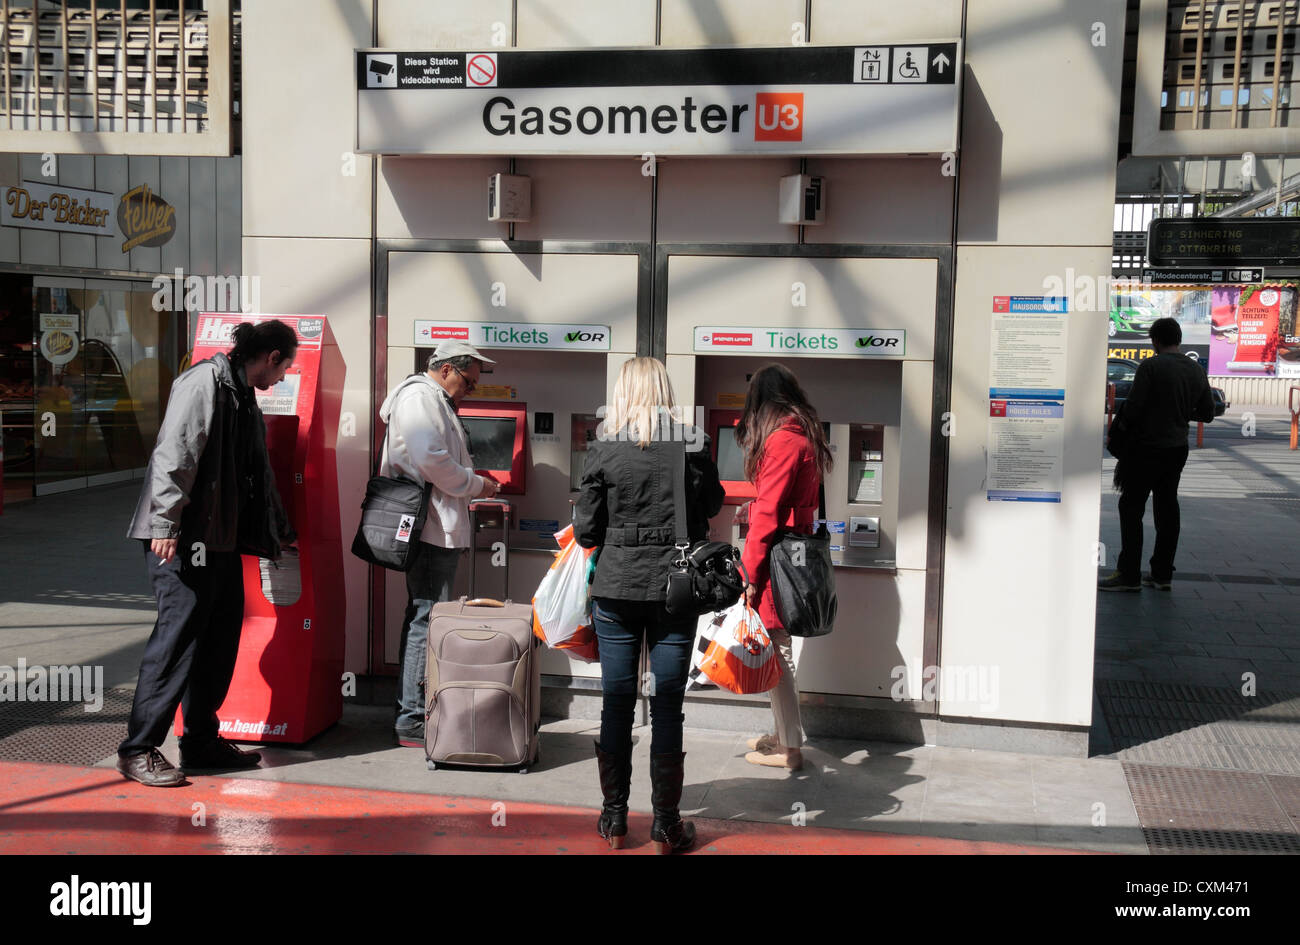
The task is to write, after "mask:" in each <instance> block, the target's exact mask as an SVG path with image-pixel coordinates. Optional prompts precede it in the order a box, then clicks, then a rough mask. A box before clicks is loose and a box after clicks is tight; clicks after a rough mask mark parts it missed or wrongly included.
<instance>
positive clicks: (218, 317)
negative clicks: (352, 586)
mask: <svg viewBox="0 0 1300 945" xmlns="http://www.w3.org/2000/svg"><path fill="white" fill-rule="evenodd" d="M270 319H278V320H279V321H282V322H284V323H285V324H287V325H289V326H290V327H291V328H293V329H294V330H295V331H296V332H297V334H298V353H297V355H296V356H295V357H294V360H293V365H292V366H291V367H290V368H289V370H288V372H286V374H285V376H284V380H283V381H281V382H280V383H279V384H277V385H275V387H273V388H271V389H270V390H266V391H255V393H256V395H257V402H258V406H259V407H261V409H262V414H263V416H264V417H265V419H266V446H267V451H268V453H269V455H270V458H271V468H272V470H273V471H274V473H275V482H276V487H277V488H278V489H279V491H280V498H281V499H282V500H283V502H284V508H285V511H286V512H287V513H288V516H289V521H290V523H291V524H292V525H293V527H294V529H295V530H296V531H297V532H298V553H297V554H296V555H295V554H294V553H293V550H292V549H289V550H287V551H286V553H285V554H284V555H283V556H282V557H281V558H280V560H279V561H268V560H266V559H261V558H255V557H251V556H248V555H245V556H244V624H243V629H242V631H241V634H240V640H239V658H238V661H237V662H236V664H235V675H234V679H233V680H232V681H231V683H230V692H229V694H228V695H227V696H226V701H225V702H224V703H223V704H222V706H221V709H220V711H219V712H218V713H217V714H218V718H219V719H220V723H221V735H222V737H224V738H228V739H231V740H232V741H258V742H305V741H307V740H308V739H309V738H312V737H313V736H315V735H317V734H318V733H320V732H322V731H324V730H325V729H327V728H329V727H330V726H331V725H333V724H334V723H335V722H337V721H338V720H339V718H340V717H341V716H342V714H343V691H342V682H341V678H342V675H343V621H344V614H345V612H346V608H345V606H344V604H345V602H344V591H343V550H342V549H343V544H342V542H341V540H340V536H339V516H338V508H339V497H338V475H337V469H336V466H335V462H334V449H335V445H336V442H337V437H338V423H339V409H340V404H341V402H342V392H343V359H342V356H341V355H340V354H339V350H338V345H337V344H336V343H335V341H334V337H333V335H332V334H331V332H330V328H329V323H328V321H327V320H326V319H325V318H324V317H323V316H320V315H238V314H223V313H204V314H201V315H199V317H198V327H197V329H196V331H195V339H194V353H193V355H192V359H191V360H192V361H193V362H194V363H198V362H199V361H202V360H203V359H205V358H210V357H211V356H212V355H214V354H216V353H217V352H219V351H229V350H230V348H231V346H232V345H233V344H234V339H233V338H232V334H231V333H232V332H233V331H234V329H235V326H236V325H239V324H240V323H242V322H251V323H254V324H256V323H258V322H262V321H268V320H270ZM176 731H177V734H180V731H181V719H180V715H179V713H178V714H177V719H176Z"/></svg>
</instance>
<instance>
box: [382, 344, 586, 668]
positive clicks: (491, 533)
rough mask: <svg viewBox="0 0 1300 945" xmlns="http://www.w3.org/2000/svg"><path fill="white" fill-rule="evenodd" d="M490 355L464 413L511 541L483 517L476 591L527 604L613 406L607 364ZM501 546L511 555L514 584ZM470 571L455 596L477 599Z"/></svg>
mask: <svg viewBox="0 0 1300 945" xmlns="http://www.w3.org/2000/svg"><path fill="white" fill-rule="evenodd" d="M482 350H483V352H484V354H486V355H488V356H489V357H491V358H493V359H494V360H495V361H496V363H495V364H492V365H486V366H485V367H486V370H485V371H484V372H483V373H482V374H481V375H480V377H479V383H478V387H477V389H476V390H475V392H474V393H473V394H472V395H471V397H470V399H467V400H465V401H463V402H462V403H461V405H460V409H459V411H458V415H459V416H460V419H461V423H462V424H463V425H464V427H465V430H466V432H467V433H468V435H469V441H470V455H471V458H472V460H473V462H474V468H475V471H476V472H478V473H479V474H480V475H484V476H488V477H490V478H492V479H494V480H496V481H497V482H499V483H501V487H502V488H501V498H502V499H505V500H506V501H508V502H509V503H510V510H511V512H510V516H509V522H508V523H507V525H508V529H509V534H508V536H503V535H502V533H501V523H500V522H499V521H498V520H497V518H496V517H492V518H491V520H490V521H489V520H483V519H482V517H481V516H480V519H481V520H480V522H479V524H480V526H481V533H480V534H477V535H476V536H475V540H476V552H475V554H476V556H477V559H476V561H475V562H474V567H473V573H474V574H475V575H476V578H477V582H476V586H475V587H474V588H473V589H472V590H473V591H474V592H476V593H477V594H480V595H483V596H487V597H499V596H508V597H510V598H511V599H512V600H514V601H517V602H518V601H527V600H531V599H532V592H533V591H534V590H535V589H536V587H537V585H538V583H539V582H540V581H541V578H542V575H543V574H544V573H545V572H546V569H547V568H548V567H549V566H550V564H551V560H552V558H551V553H553V552H554V551H556V550H557V545H556V543H555V539H554V537H553V536H554V534H555V533H556V532H558V531H560V530H561V529H563V528H564V527H565V526H566V525H567V524H569V521H570V520H571V517H572V510H573V501H574V499H575V498H576V497H577V489H578V484H579V481H580V478H581V474H582V463H583V459H584V456H585V453H586V449H587V444H588V443H589V442H590V441H591V440H592V439H594V437H595V428H596V425H597V424H598V423H599V418H598V416H597V411H598V410H599V408H600V405H601V404H603V403H604V402H605V383H606V368H607V358H606V357H605V356H604V355H603V354H596V353H587V352H566V351H554V350H509V349H506V350H494V349H491V348H490V347H488V346H483V349H482ZM432 352H433V349H432V348H423V347H421V348H416V349H415V352H414V362H413V366H414V364H419V365H421V366H423V365H425V364H427V362H428V358H429V355H430V354H432ZM390 368H391V362H390ZM398 376H401V375H398ZM502 542H504V543H505V544H506V545H507V546H508V549H509V551H508V554H509V556H510V557H509V572H510V573H509V584H508V585H506V584H505V583H504V581H505V574H504V571H505V568H504V567H503V564H504V560H503V558H502V554H503V553H504V552H503V550H502V548H501V546H500V544H499V543H502ZM470 573H471V569H470V567H469V562H465V564H464V566H462V567H460V568H458V569H457V574H456V584H455V587H454V593H455V594H457V595H460V594H465V595H468V594H469V593H470V591H471V588H470V582H469V576H470ZM401 598H402V599H403V600H404V598H405V594H404V592H403V593H402V595H401ZM394 603H395V602H394ZM547 671H551V670H547ZM555 671H558V669H557V670H555ZM566 671H567V670H566Z"/></svg>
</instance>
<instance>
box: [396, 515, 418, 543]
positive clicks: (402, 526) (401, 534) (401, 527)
mask: <svg viewBox="0 0 1300 945" xmlns="http://www.w3.org/2000/svg"><path fill="white" fill-rule="evenodd" d="M414 527H415V516H414V515H403V516H402V518H401V520H400V521H399V522H398V523H397V536H396V537H397V540H398V541H405V542H409V541H410V540H411V529H412V528H414Z"/></svg>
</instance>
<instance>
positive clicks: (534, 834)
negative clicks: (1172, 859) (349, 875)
mask: <svg viewBox="0 0 1300 945" xmlns="http://www.w3.org/2000/svg"><path fill="white" fill-rule="evenodd" d="M196 804H201V805H203V806H202V809H201V811H202V814H203V817H204V818H206V825H203V826H200V825H196V823H195V821H196V820H198V819H199V817H198V809H196V808H195V806H194V805H196ZM500 814H504V816H505V824H504V825H502V826H493V824H492V820H493V816H494V815H498V821H499V820H500V816H499V815H500ZM596 814H597V812H596V811H595V810H591V809H586V808H579V807H560V806H557V805H552V804H535V803H524V802H522V801H493V800H491V799H484V798H473V797H444V796H440V795H434V794H402V793H398V792H395V791H370V790H364V789H359V788H343V787H329V786H325V785H309V784H285V783H282V782H278V781H255V780H248V779H236V778H213V777H203V776H196V777H194V778H193V779H192V781H191V783H190V785H189V786H188V787H180V788H167V789H162V788H147V787H145V786H143V785H141V784H137V783H135V782H134V781H127V780H126V779H125V778H123V777H122V776H121V775H120V774H118V773H117V772H116V771H113V770H106V769H103V768H80V767H76V766H74V765H43V764H30V763H26V762H6V763H0V854H12V853H82V854H95V853H485V854H502V853H602V852H603V853H609V852H610V851H609V850H608V849H606V847H605V845H604V843H603V842H602V841H601V840H600V838H599V837H597V836H596V832H595V821H596ZM690 819H691V820H693V821H694V822H695V825H696V829H697V830H698V832H699V838H700V842H699V844H698V846H697V852H707V853H732V854H734V853H757V854H767V855H772V854H799V853H823V854H826V853H831V854H855V853H857V854H860V853H875V854H907V853H927V854H928V853H983V854H999V853H1001V854H1006V853H1011V854H1026V853H1027V854H1046V853H1080V852H1085V851H1079V850H1063V849H1056V848H1052V847H1044V846H1034V845H1026V844H1013V843H993V842H987V841H973V840H949V839H943V838H939V837H922V836H911V835H905V834H888V833H879V832H869V831H860V830H831V829H827V828H821V827H791V826H788V825H784V824H765V823H755V822H752V821H735V820H713V819H707V818H700V817H692V818H690ZM628 836H629V842H628V847H627V848H626V849H625V850H624V851H622V852H624V853H651V852H653V847H652V846H651V845H650V842H649V839H650V817H649V816H648V815H645V814H635V813H634V814H633V815H632V816H631V818H630V819H629V824H628Z"/></svg>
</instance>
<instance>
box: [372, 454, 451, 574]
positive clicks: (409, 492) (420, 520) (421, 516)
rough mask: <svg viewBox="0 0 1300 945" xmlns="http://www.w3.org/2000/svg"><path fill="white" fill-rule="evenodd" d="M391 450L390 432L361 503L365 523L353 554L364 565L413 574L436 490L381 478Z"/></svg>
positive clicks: (402, 479)
mask: <svg viewBox="0 0 1300 945" xmlns="http://www.w3.org/2000/svg"><path fill="white" fill-rule="evenodd" d="M387 449H388V431H387V430H385V431H384V445H383V447H382V448H381V449H380V451H379V458H378V459H377V460H376V461H375V475H374V476H372V477H371V479H370V481H369V482H367V483H366V497H365V499H364V500H362V502H361V522H360V524H359V525H358V526H357V535H356V537H355V538H354V539H352V553H353V554H354V555H356V556H357V557H358V558H360V559H361V560H362V561H368V562H370V563H371V564H377V565H379V566H380V567H381V568H388V569H389V570H390V571H409V570H411V565H413V564H414V563H415V553H416V551H417V550H418V547H419V546H418V545H416V542H418V541H419V540H420V530H421V529H422V528H424V520H425V517H426V516H427V515H428V514H429V495H430V493H431V492H432V491H433V486H432V485H431V484H429V483H419V482H415V481H414V480H411V479H407V478H406V477H405V476H381V475H379V465H380V463H381V462H383V457H384V453H385V452H386V451H387Z"/></svg>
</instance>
